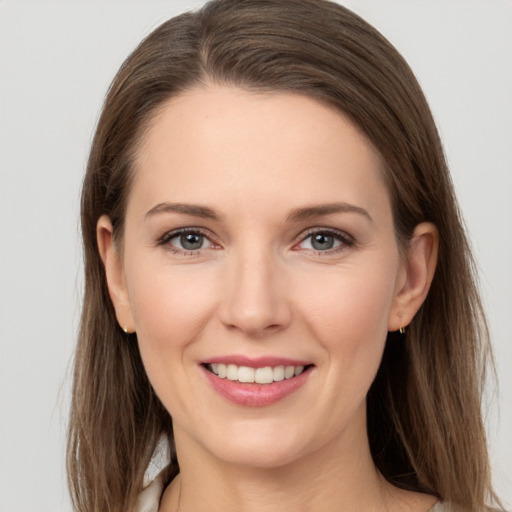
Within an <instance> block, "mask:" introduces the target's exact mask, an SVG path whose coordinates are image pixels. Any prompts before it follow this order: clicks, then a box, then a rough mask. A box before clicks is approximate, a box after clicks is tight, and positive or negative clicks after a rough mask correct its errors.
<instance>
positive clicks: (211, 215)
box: [146, 203, 220, 220]
mask: <svg viewBox="0 0 512 512" xmlns="http://www.w3.org/2000/svg"><path fill="white" fill-rule="evenodd" d="M159 213H180V214H182V215H191V216H193V217H201V218H203V219H211V220H218V219H219V218H220V215H219V214H218V213H217V212H216V211H215V210H213V209H212V208H208V207H207V206H199V205H196V204H185V203H159V204H157V205H156V206H154V207H153V208H151V210H149V211H148V212H147V213H146V219H147V218H148V217H152V216H153V215H157V214H159Z"/></svg>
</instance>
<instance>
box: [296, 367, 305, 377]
mask: <svg viewBox="0 0 512 512" xmlns="http://www.w3.org/2000/svg"><path fill="white" fill-rule="evenodd" d="M303 371H304V366H296V367H295V371H294V372H293V374H294V375H295V377H297V375H300V374H301V373H302V372H303Z"/></svg>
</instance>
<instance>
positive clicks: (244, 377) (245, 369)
mask: <svg viewBox="0 0 512 512" xmlns="http://www.w3.org/2000/svg"><path fill="white" fill-rule="evenodd" d="M210 368H211V370H212V372H213V373H214V374H215V375H217V376H219V377H220V378H221V379H228V380H233V381H238V382H248V383H254V382H255V383H257V384H270V383H272V382H279V381H281V380H284V379H291V378H292V377H297V376H298V375H300V374H301V373H302V372H303V371H304V366H286V367H285V366H282V365H281V366H276V367H274V368H272V367H271V366H264V367H262V368H250V367H249V366H237V365H236V364H227V365H226V364H222V363H212V364H211V365H210Z"/></svg>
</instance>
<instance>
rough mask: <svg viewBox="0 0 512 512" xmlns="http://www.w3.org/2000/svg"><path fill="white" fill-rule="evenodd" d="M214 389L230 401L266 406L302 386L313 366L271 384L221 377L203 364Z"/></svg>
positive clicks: (239, 403)
mask: <svg viewBox="0 0 512 512" xmlns="http://www.w3.org/2000/svg"><path fill="white" fill-rule="evenodd" d="M201 368H202V370H203V372H204V374H205V375H206V378H207V379H208V380H209V382H210V384H211V386H212V387H213V389H214V390H215V391H216V392H217V393H219V394H220V395H221V396H223V397H224V398H227V399H228V400H229V401H230V402H233V403H234V404H237V405H244V406H246V407H265V406H267V405H272V404H275V403H276V402H279V401H280V400H283V399H284V398H286V397H287V396H289V395H291V394H292V393H294V392H295V391H297V390H298V389H299V388H301V387H302V386H303V385H304V384H305V383H306V381H307V379H308V378H309V374H310V373H311V370H312V367H311V368H308V369H306V370H305V371H303V372H302V373H301V374H300V375H298V376H297V377H292V378H291V379H285V380H281V381H279V382H273V383H271V384H248V383H242V382H238V381H236V380H228V379H221V378H220V377H217V375H215V374H214V373H212V372H210V371H208V370H207V369H206V368H204V367H203V366H201Z"/></svg>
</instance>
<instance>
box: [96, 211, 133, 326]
mask: <svg viewBox="0 0 512 512" xmlns="http://www.w3.org/2000/svg"><path fill="white" fill-rule="evenodd" d="M96 237H97V241H98V248H99V252H100V257H101V260H102V261H103V265H104V267H105V275H106V277H107V286H108V291H109V295H110V300H112V304H113V305H114V309H115V311H116V317H117V321H118V322H119V325H120V326H121V329H123V330H124V331H125V332H128V333H131V332H134V330H135V329H134V321H133V316H132V312H131V306H130V300H129V297H128V290H127V288H126V282H125V278H124V269H123V261H122V258H121V254H120V253H119V250H118V248H117V247H116V245H115V243H114V236H113V229H112V223H111V222H110V219H109V217H108V216H106V215H102V216H101V217H100V218H99V220H98V223H97V224H96Z"/></svg>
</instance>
